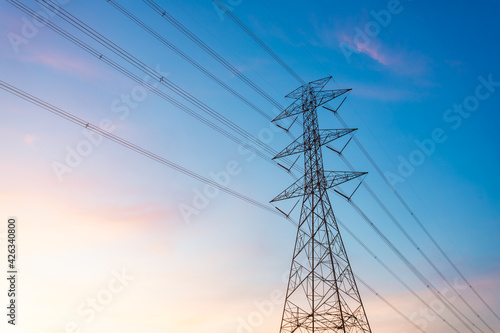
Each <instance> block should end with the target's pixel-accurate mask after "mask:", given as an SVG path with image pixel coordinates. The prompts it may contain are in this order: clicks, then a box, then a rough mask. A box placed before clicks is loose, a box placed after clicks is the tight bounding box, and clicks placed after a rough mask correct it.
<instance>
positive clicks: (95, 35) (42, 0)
mask: <svg viewBox="0 0 500 333" xmlns="http://www.w3.org/2000/svg"><path fill="white" fill-rule="evenodd" d="M36 1H37V2H38V3H39V4H40V5H42V6H44V7H46V8H47V9H49V10H51V11H52V12H54V14H57V15H58V16H59V17H61V18H62V19H63V20H65V21H66V22H67V23H69V24H71V25H73V26H74V27H75V28H77V29H78V30H80V31H82V32H83V33H85V34H86V35H87V36H89V37H90V38H92V39H93V40H95V41H97V42H98V43H99V44H101V45H103V46H104V47H106V48H107V49H109V50H110V51H112V52H113V53H115V54H117V55H118V56H120V57H121V58H123V59H124V60H126V61H127V62H129V63H130V64H132V65H133V66H135V67H136V68H138V69H139V70H141V71H142V72H144V73H145V74H148V75H150V76H151V77H153V78H155V79H156V80H158V81H159V82H160V84H162V85H164V86H166V87H167V88H168V89H170V90H171V91H173V92H174V93H176V94H177V95H179V96H180V97H182V98H183V99H185V100H186V101H188V102H190V103H191V104H193V105H194V106H196V107H198V108H199V109H200V110H202V111H204V112H205V113H207V114H208V115H210V116H211V117H213V118H215V119H217V120H218V121H220V122H221V123H223V124H224V125H225V126H227V127H229V128H230V129H231V130H233V131H235V132H236V133H238V134H240V135H241V136H243V137H245V138H246V139H248V140H250V141H251V142H253V143H254V144H255V145H257V146H260V147H261V148H262V149H264V150H266V151H267V152H269V154H271V155H273V154H274V155H275V154H276V151H274V150H273V149H272V148H271V147H270V146H269V145H266V144H264V143H263V142H262V141H260V140H258V139H257V138H255V137H254V136H252V135H251V134H250V133H248V132H247V131H245V130H244V129H243V128H241V127H240V126H238V125H236V124H235V123H233V122H232V121H230V120H229V119H228V118H227V117H225V116H223V115H221V114H220V113H218V112H217V111H216V110H214V109H212V108H211V107H209V106H208V105H206V104H205V103H203V102H202V101H200V100H199V99H198V98H196V97H194V96H193V95H191V94H190V93H189V92H187V91H186V90H184V89H182V88H181V87H179V86H178V85H176V84H174V83H173V82H172V81H170V80H168V79H167V78H165V77H164V76H163V75H161V74H160V73H158V72H157V71H155V70H153V69H151V68H150V67H148V66H147V65H146V64H144V63H143V62H141V61H140V60H139V59H137V58H136V57H134V56H132V55H131V54H130V53H128V52H127V51H125V50H123V49H122V48H121V47H119V46H118V45H116V44H115V43H113V42H112V41H110V40H109V39H107V38H106V37H104V36H103V35H101V34H100V33H99V32H97V31H95V30H94V29H92V28H91V27H89V26H88V25H86V24H85V23H83V22H82V21H80V20H79V19H77V18H76V17H74V16H73V15H72V14H70V13H69V12H67V11H66V10H65V9H62V8H60V7H59V6H57V4H55V3H54V2H53V1H50V0H36ZM288 162H290V161H288Z"/></svg>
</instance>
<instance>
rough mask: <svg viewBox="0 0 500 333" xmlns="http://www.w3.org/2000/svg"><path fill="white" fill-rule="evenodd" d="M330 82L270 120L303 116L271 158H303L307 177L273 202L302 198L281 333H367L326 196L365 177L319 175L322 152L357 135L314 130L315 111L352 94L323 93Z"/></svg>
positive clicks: (302, 93)
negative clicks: (298, 131) (298, 132)
mask: <svg viewBox="0 0 500 333" xmlns="http://www.w3.org/2000/svg"><path fill="white" fill-rule="evenodd" d="M330 79H331V77H328V78H324V79H321V80H317V81H313V82H310V83H308V84H305V85H303V86H301V87H300V88H298V89H296V90H294V91H293V92H291V93H290V94H288V95H287V96H286V97H289V98H294V99H295V102H294V103H292V104H291V105H290V106H289V107H288V108H286V109H285V110H284V111H283V112H282V113H280V114H279V115H278V116H277V117H276V118H275V119H274V120H273V121H278V120H281V119H284V118H286V117H290V116H295V115H297V116H298V115H299V114H302V115H303V128H304V134H303V135H302V136H300V137H299V138H298V139H297V140H295V141H294V142H293V143H291V144H290V145H289V146H288V147H287V148H285V149H284V150H283V151H282V152H280V153H279V154H278V155H277V156H276V157H275V158H281V157H284V156H288V155H292V154H298V153H304V166H305V175H304V176H303V177H302V178H300V179H299V180H297V181H296V182H295V183H294V184H292V185H291V186H290V187H289V188H287V189H286V190H285V191H283V192H282V193H281V194H279V195H278V196H277V197H276V198H274V199H273V200H272V201H271V202H275V201H279V200H284V199H289V198H293V197H299V196H302V197H303V201H302V209H301V213H300V221H299V225H298V230H297V238H296V242H295V249H294V253H293V259H292V266H291V269H290V277H289V281H288V288H287V293H286V300H285V306H284V310H283V317H282V321H281V328H280V333H292V332H296V333H317V332H321V333H333V332H349V333H371V329H370V326H369V324H368V319H367V317H366V314H365V310H364V307H363V303H362V301H361V297H360V295H359V291H358V288H357V286H356V281H355V280H354V275H353V272H352V270H351V266H350V263H349V259H348V258H347V253H346V251H345V248H344V244H343V242H342V238H341V236H340V232H339V228H338V226H337V222H336V220H335V215H334V214H333V210H332V207H331V204H330V199H329V198H328V193H327V189H329V188H332V187H334V186H337V185H339V184H342V183H344V182H346V181H349V180H351V179H354V178H357V177H360V176H362V175H364V174H366V173H365V172H344V171H324V169H323V157H322V152H321V146H322V145H326V144H328V143H329V142H331V141H333V140H335V139H338V138H340V137H342V136H344V135H348V134H350V133H351V132H353V131H355V129H339V130H320V129H319V127H318V115H317V110H316V109H317V107H319V106H321V105H323V104H325V103H327V102H328V101H330V100H332V99H334V98H337V97H339V96H341V95H343V94H345V93H347V92H348V91H350V89H338V90H323V88H324V86H325V85H326V83H327V82H328V81H329V80H330ZM346 96H347V95H346Z"/></svg>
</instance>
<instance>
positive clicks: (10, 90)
mask: <svg viewBox="0 0 500 333" xmlns="http://www.w3.org/2000/svg"><path fill="white" fill-rule="evenodd" d="M0 89H3V90H5V91H6V92H8V93H10V94H12V95H14V96H17V97H19V98H21V99H23V100H25V101H27V102H29V103H31V104H33V105H35V106H38V107H40V108H42V109H45V110H47V111H49V112H51V113H53V114H55V115H56V116H59V117H61V118H63V119H65V120H67V121H70V122H72V123H74V124H76V125H78V126H80V127H83V128H86V129H88V130H90V131H92V132H94V133H96V134H98V135H102V136H103V137H105V138H106V139H108V140H111V141H113V142H115V143H117V144H119V145H121V146H123V147H125V148H127V149H130V150H132V151H135V152H137V153H139V154H141V155H143V156H145V157H147V158H149V159H151V160H154V161H156V162H159V163H161V164H163V165H165V166H167V167H169V168H171V169H173V170H175V171H177V172H180V173H182V174H184V175H186V176H188V177H191V178H193V179H195V180H198V181H200V182H203V183H205V184H207V185H210V186H214V187H216V188H218V189H219V190H221V191H223V192H225V193H227V194H229V195H231V196H234V197H236V198H238V199H240V200H243V201H244V202H247V203H249V204H252V205H253V206H255V207H257V208H260V209H263V210H266V211H268V212H270V213H273V214H275V215H278V216H280V217H283V215H282V214H281V213H279V212H277V211H276V210H274V209H272V208H271V207H269V206H268V205H265V204H263V203H261V202H258V201H256V200H254V199H252V198H249V197H247V196H245V195H243V194H241V193H239V192H237V191H235V190H232V189H230V188H227V187H225V186H222V185H220V184H218V183H217V182H214V181H212V180H211V179H208V178H206V177H203V176H201V175H199V174H197V173H195V172H193V171H191V170H189V169H187V168H185V167H182V166H180V165H178V164H176V163H174V162H171V161H169V160H167V159H165V158H163V157H161V156H159V155H156V154H154V153H152V152H150V151H148V150H146V149H144V148H142V147H139V146H137V145H135V144H133V143H131V142H129V141H127V140H125V139H123V138H121V137H119V136H116V135H114V134H112V133H110V132H107V131H104V130H102V129H101V128H100V127H98V126H95V125H93V124H91V123H89V122H87V121H86V120H83V119H81V118H79V117H77V116H75V115H73V114H71V113H69V112H67V111H64V110H62V109H60V108H58V107H55V106H53V105H51V104H49V103H48V102H46V101H44V100H42V99H39V98H37V97H35V96H33V95H31V94H29V93H27V92H26V91H24V90H21V89H19V88H16V87H14V86H12V85H10V84H8V83H6V82H4V81H2V80H0ZM287 220H288V222H290V223H291V224H292V225H294V226H297V222H295V221H294V220H293V219H290V218H287ZM362 283H363V284H364V285H365V286H366V287H367V288H368V289H369V290H370V291H371V292H373V293H374V294H375V295H377V297H379V298H381V299H383V297H382V296H381V295H380V294H379V293H378V292H377V291H375V290H374V289H373V288H372V287H371V286H369V285H368V284H367V283H366V282H362ZM384 301H385V302H386V303H387V304H388V305H389V306H390V307H391V308H393V309H395V310H396V309H397V308H396V307H395V306H394V305H392V304H391V303H390V302H389V301H387V300H384ZM396 311H397V312H398V314H400V315H401V316H403V317H404V318H405V319H406V320H409V319H408V318H407V316H405V315H404V314H403V313H402V312H400V311H398V310H396ZM409 321H410V322H411V320H409ZM411 323H412V322H411ZM412 324H413V325H414V326H415V324H414V323H412Z"/></svg>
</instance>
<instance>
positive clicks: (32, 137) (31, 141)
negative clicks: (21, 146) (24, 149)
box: [24, 134, 40, 146]
mask: <svg viewBox="0 0 500 333" xmlns="http://www.w3.org/2000/svg"><path fill="white" fill-rule="evenodd" d="M37 140H40V138H39V137H37V136H36V135H33V134H27V135H26V136H25V137H24V142H26V143H27V144H28V145H30V146H34V143H35V141H37Z"/></svg>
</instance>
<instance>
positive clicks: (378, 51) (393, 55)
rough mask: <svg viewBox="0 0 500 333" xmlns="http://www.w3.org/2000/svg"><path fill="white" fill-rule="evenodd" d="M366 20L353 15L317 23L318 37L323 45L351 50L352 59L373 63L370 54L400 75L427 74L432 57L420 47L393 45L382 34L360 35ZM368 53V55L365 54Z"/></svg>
mask: <svg viewBox="0 0 500 333" xmlns="http://www.w3.org/2000/svg"><path fill="white" fill-rule="evenodd" d="M364 25H365V24H363V22H358V23H354V19H352V18H350V19H349V18H347V19H346V18H343V19H339V18H335V19H331V20H329V22H327V23H319V22H316V23H315V28H316V31H315V35H316V36H315V37H316V38H317V39H318V40H319V41H320V43H321V45H322V46H323V47H324V46H326V47H329V48H333V49H336V50H339V51H342V49H343V48H344V52H345V49H347V50H348V51H349V52H352V55H351V56H350V58H351V59H356V57H357V59H358V60H359V62H360V63H362V64H366V65H367V66H373V62H372V63H371V64H370V62H367V61H366V60H367V58H369V59H371V60H372V61H374V63H375V64H376V65H378V66H379V68H380V69H385V70H389V71H391V72H392V73H395V74H397V75H401V76H419V77H420V76H425V75H426V74H428V73H429V71H430V67H429V63H430V59H429V58H428V57H427V56H425V55H424V54H422V53H421V52H419V51H414V50H407V49H404V48H394V47H391V46H390V45H388V44H387V43H384V42H383V41H382V39H381V38H379V36H374V37H368V36H367V35H366V34H365V35H364V37H362V38H360V37H359V35H357V33H358V32H359V31H360V30H359V29H360V28H359V27H363V26H364ZM366 57H367V58H366Z"/></svg>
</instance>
